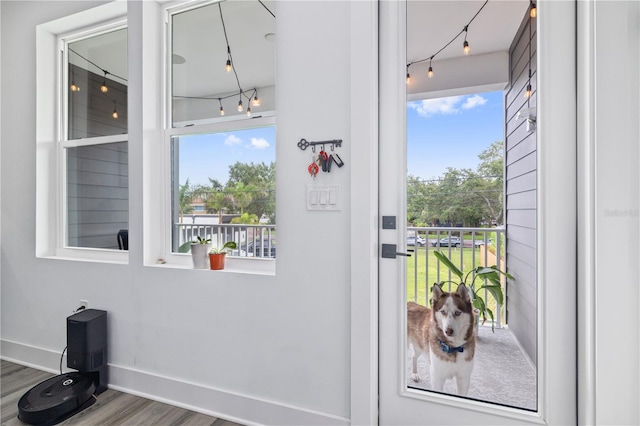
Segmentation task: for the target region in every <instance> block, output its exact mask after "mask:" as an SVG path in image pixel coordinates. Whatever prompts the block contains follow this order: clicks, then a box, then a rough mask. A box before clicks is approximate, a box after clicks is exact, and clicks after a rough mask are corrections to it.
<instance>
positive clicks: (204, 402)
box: [0, 340, 350, 426]
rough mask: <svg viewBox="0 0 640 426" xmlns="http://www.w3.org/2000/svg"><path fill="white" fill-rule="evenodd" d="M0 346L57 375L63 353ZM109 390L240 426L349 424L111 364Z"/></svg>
mask: <svg viewBox="0 0 640 426" xmlns="http://www.w3.org/2000/svg"><path fill="white" fill-rule="evenodd" d="M0 342H1V343H2V346H1V347H2V353H1V358H2V359H4V360H6V361H11V362H14V363H17V364H21V365H25V366H28V367H31V368H35V369H38V370H43V371H47V372H50V373H53V374H59V371H58V369H57V367H58V365H59V363H60V353H61V352H62V351H60V353H58V352H55V351H52V350H49V349H45V348H40V347H35V346H29V345H25V344H21V343H17V342H14V341H11V340H2V341H0ZM51 365H54V366H55V368H52V367H50V366H51ZM63 365H64V363H63ZM214 368H215V366H214ZM109 388H111V389H114V390H117V391H120V392H125V393H128V394H132V395H137V396H141V397H144V398H147V399H151V400H154V401H159V402H162V403H166V404H171V405H174V406H176V407H181V408H185V409H188V410H191V411H196V412H199V413H202V414H205V415H209V416H214V417H218V418H224V419H226V420H230V421H233V422H236V423H240V424H244V425H258V424H264V423H270V422H272V423H273V422H277V423H278V424H281V425H302V424H303V425H329V424H330V425H336V426H347V425H349V424H350V422H349V419H347V418H344V417H341V416H336V415H333V414H331V413H324V412H320V411H315V410H310V409H307V408H304V407H297V406H294V405H290V404H285V403H281V402H278V401H273V400H270V399H268V398H259V397H253V396H250V395H245V394H242V393H239V392H234V391H231V390H226V389H220V388H214V387H210V386H205V385H202V384H199V383H195V382H191V381H186V380H181V379H178V378H174V377H167V376H163V375H159V374H155V373H153V372H149V371H143V370H140V369H135V368H130V367H127V366H124V365H118V364H112V363H110V364H109ZM98 399H100V397H98ZM223 413H224V414H223ZM285 421H286V423H285Z"/></svg>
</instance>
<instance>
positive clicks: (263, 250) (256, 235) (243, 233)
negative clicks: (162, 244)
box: [173, 223, 276, 258]
mask: <svg viewBox="0 0 640 426" xmlns="http://www.w3.org/2000/svg"><path fill="white" fill-rule="evenodd" d="M173 229H174V235H173V241H174V243H173V250H174V252H178V251H181V252H188V251H189V249H190V246H189V243H191V242H192V241H196V240H197V239H198V237H200V238H205V239H210V240H211V243H212V245H213V246H214V247H216V246H218V247H222V246H223V245H224V244H225V243H226V242H227V241H235V243H236V244H237V245H238V248H237V249H236V250H233V251H231V252H230V253H229V255H230V256H239V257H258V258H274V257H276V240H275V238H276V226H275V225H243V224H220V225H218V224H193V223H175V224H174V228H173ZM181 247H182V248H183V249H181Z"/></svg>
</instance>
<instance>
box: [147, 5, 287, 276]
mask: <svg viewBox="0 0 640 426" xmlns="http://www.w3.org/2000/svg"><path fill="white" fill-rule="evenodd" d="M212 3H216V1H204V2H203V1H194V2H187V3H184V4H181V5H179V6H177V7H171V6H169V7H165V8H164V17H165V18H164V24H165V25H164V34H163V38H162V39H163V40H164V46H163V53H162V55H161V57H162V62H163V67H162V69H163V71H164V76H163V90H162V96H163V102H162V105H163V114H162V116H163V128H164V130H163V136H162V140H163V146H162V160H161V161H156V163H157V162H161V163H162V164H163V167H162V172H161V174H160V173H159V174H156V175H155V176H156V177H157V178H158V179H160V181H161V182H162V183H163V189H164V190H163V191H162V194H161V196H159V197H153V198H152V200H151V203H149V204H148V205H146V206H145V207H146V208H147V209H149V210H150V211H154V208H153V207H152V206H160V205H161V206H162V212H161V215H159V216H153V220H150V222H153V225H151V226H152V227H153V228H154V229H156V231H158V232H159V234H160V235H161V238H160V240H159V241H157V240H154V243H155V244H160V245H161V247H162V248H161V249H160V250H157V249H158V247H155V249H154V246H155V244H153V243H152V244H150V248H152V251H153V252H157V253H161V254H160V256H159V257H158V258H153V257H152V256H150V255H149V253H148V254H147V255H145V264H146V265H147V266H159V267H170V268H171V267H172V268H184V269H191V268H193V263H192V260H191V255H190V254H184V253H173V252H172V240H171V239H172V227H173V223H172V194H171V191H172V175H171V164H172V157H171V138H172V137H173V136H186V135H195V134H207V133H224V132H229V131H234V130H248V129H253V128H258V127H268V126H275V125H276V114H275V111H260V117H256V118H249V117H246V116H244V115H232V116H227V117H215V118H211V119H206V120H192V121H189V122H188V123H178V125H179V126H181V127H173V117H172V115H171V110H172V88H171V81H172V75H171V72H172V69H171V68H172V67H171V60H170V58H171V56H172V55H171V53H172V52H171V31H172V28H171V21H172V20H171V17H172V15H174V14H177V13H181V12H185V11H188V10H192V9H195V8H198V7H202V6H205V5H208V4H212ZM276 143H277V142H276ZM154 155H155V154H154V153H150V154H149V156H148V157H147V158H145V165H147V166H148V167H151V163H152V162H154V161H153V158H152V157H153V156H154ZM154 158H155V159H156V160H160V158H159V157H158V156H155V157H154ZM146 188H149V185H148V184H145V189H146ZM276 208H277V207H276ZM145 243H147V241H145ZM275 271H276V259H273V258H241V257H234V256H230V257H228V258H227V260H226V262H225V269H224V270H223V271H219V272H223V273H229V272H231V273H248V274H259V275H275Z"/></svg>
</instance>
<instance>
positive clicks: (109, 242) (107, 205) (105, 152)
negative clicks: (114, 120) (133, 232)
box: [66, 142, 129, 249]
mask: <svg viewBox="0 0 640 426" xmlns="http://www.w3.org/2000/svg"><path fill="white" fill-rule="evenodd" d="M66 152H67V233H68V241H67V245H68V246H71V247H92V248H106V249H118V248H119V246H118V241H117V235H118V232H119V231H120V230H121V229H127V227H128V220H129V183H128V164H127V163H128V162H127V142H116V143H109V144H99V145H89V146H79V147H75V148H67V150H66Z"/></svg>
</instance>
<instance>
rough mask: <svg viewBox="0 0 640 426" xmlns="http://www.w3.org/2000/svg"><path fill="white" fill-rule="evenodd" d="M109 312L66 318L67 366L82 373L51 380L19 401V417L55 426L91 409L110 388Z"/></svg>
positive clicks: (64, 375) (70, 373) (59, 376)
mask: <svg viewBox="0 0 640 426" xmlns="http://www.w3.org/2000/svg"><path fill="white" fill-rule="evenodd" d="M106 354H107V313H106V311H100V310H97V309H86V310H84V311H81V312H79V313H76V314H74V315H72V316H70V317H68V318H67V367H69V368H74V369H77V370H79V371H74V372H69V373H64V374H60V375H58V376H54V377H51V378H50V379H47V380H45V381H44V382H42V383H39V384H37V385H35V386H34V387H32V388H31V389H29V391H27V393H25V394H24V395H22V397H21V398H20V400H19V401H18V418H19V419H20V420H22V421H23V422H25V423H28V424H32V425H46V426H49V425H55V424H58V423H60V422H62V421H64V420H66V419H68V418H69V417H72V416H73V415H75V414H77V413H79V412H80V411H82V410H84V409H85V408H88V407H90V406H91V405H92V404H93V403H94V402H95V401H96V400H97V397H96V395H98V394H100V393H102V392H103V391H105V390H106V389H107V382H108V376H107V356H106Z"/></svg>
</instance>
